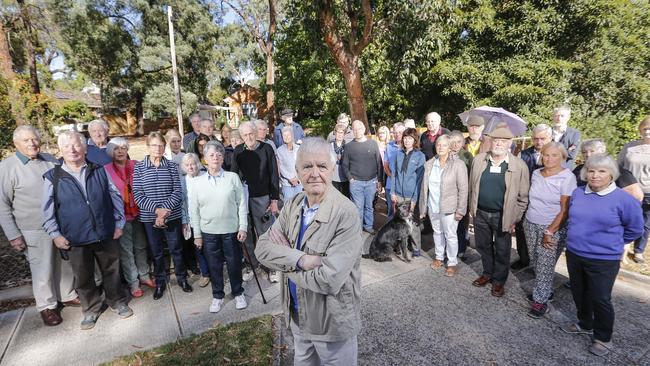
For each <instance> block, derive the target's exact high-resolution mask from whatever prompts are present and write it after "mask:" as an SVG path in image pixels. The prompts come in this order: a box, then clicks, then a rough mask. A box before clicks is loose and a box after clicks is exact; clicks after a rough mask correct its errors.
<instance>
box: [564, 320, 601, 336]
mask: <svg viewBox="0 0 650 366" xmlns="http://www.w3.org/2000/svg"><path fill="white" fill-rule="evenodd" d="M560 329H561V330H562V331H563V332H564V333H568V334H589V335H591V334H594V331H593V330H591V329H582V328H580V326H579V325H578V324H577V323H571V324H567V325H563V326H561V327H560Z"/></svg>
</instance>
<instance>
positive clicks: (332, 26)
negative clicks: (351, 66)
mask: <svg viewBox="0 0 650 366" xmlns="http://www.w3.org/2000/svg"><path fill="white" fill-rule="evenodd" d="M318 13H319V16H320V23H321V26H322V28H323V38H324V40H325V43H326V44H327V47H328V48H329V50H330V53H331V54H332V56H333V57H334V61H335V62H336V64H337V65H339V67H340V68H341V69H342V70H344V69H347V68H348V64H347V62H346V58H347V57H348V56H349V55H350V51H349V50H348V49H346V48H345V44H344V43H343V40H342V37H341V35H340V34H339V30H338V28H337V26H336V20H335V19H334V14H333V11H332V0H321V1H320V9H319V12H318Z"/></svg>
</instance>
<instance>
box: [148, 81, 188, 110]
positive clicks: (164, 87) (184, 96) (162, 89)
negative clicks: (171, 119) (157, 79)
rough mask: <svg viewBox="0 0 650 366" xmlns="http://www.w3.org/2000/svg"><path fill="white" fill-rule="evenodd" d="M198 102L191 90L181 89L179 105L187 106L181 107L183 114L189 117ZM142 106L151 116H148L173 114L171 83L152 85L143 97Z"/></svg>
mask: <svg viewBox="0 0 650 366" xmlns="http://www.w3.org/2000/svg"><path fill="white" fill-rule="evenodd" d="M197 103H198V98H197V96H196V95H195V94H194V93H192V92H187V91H184V90H182V91H181V105H183V106H188V107H187V108H183V116H184V117H189V115H190V114H192V113H194V110H195V109H194V108H193V107H192V106H196V105H197ZM144 107H145V109H146V110H148V111H150V112H151V114H152V116H151V117H150V118H156V117H162V116H169V115H172V116H175V115H176V97H175V96H174V88H173V86H172V85H168V84H159V85H156V86H154V87H153V88H152V89H151V90H149V92H148V93H147V96H146V97H145V98H144Z"/></svg>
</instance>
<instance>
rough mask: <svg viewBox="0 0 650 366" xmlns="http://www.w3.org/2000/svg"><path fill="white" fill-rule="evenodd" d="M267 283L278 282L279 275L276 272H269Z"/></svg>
mask: <svg viewBox="0 0 650 366" xmlns="http://www.w3.org/2000/svg"><path fill="white" fill-rule="evenodd" d="M269 282H271V283H278V282H280V275H279V274H278V272H276V271H269Z"/></svg>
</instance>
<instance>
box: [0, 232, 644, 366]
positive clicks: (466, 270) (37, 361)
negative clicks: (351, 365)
mask: <svg viewBox="0 0 650 366" xmlns="http://www.w3.org/2000/svg"><path fill="white" fill-rule="evenodd" d="M423 237H424V239H423V241H424V243H423V247H424V248H425V249H430V248H431V242H430V237H429V236H423ZM366 240H368V239H366ZM430 253H431V252H430ZM431 254H432V253H431ZM429 263H430V259H429V258H419V259H416V260H415V261H413V262H412V263H404V262H401V261H399V260H394V261H392V262H387V263H377V262H374V261H371V260H366V259H362V269H363V278H362V283H363V300H362V317H363V330H362V333H361V334H360V336H359V363H360V364H362V365H373V366H374V365H396V364H399V365H434V364H435V365H438V364H440V365H446V364H459V365H485V364H490V365H492V364H501V365H568V364H571V365H600V364H609V365H636V364H638V365H650V304H649V303H650V288H648V287H643V286H640V285H639V284H633V285H632V284H630V283H627V282H625V281H623V280H621V279H619V280H618V281H617V283H616V286H615V291H614V295H613V298H614V306H615V308H616V311H617V318H616V325H615V330H614V344H615V346H616V351H615V352H614V353H613V354H612V355H610V356H609V357H607V358H599V357H596V356H591V355H590V354H589V353H588V352H587V351H586V348H587V346H588V344H589V340H588V338H587V337H585V336H570V335H566V334H564V333H562V332H560V331H559V330H558V324H561V323H563V322H565V321H567V320H569V319H572V318H573V316H574V311H575V309H574V306H573V301H572V299H571V294H570V291H569V290H568V289H565V288H564V287H561V283H563V282H565V281H566V279H567V277H566V269H565V267H564V259H563V258H561V259H560V261H559V264H558V268H557V272H558V274H557V276H556V287H557V290H556V301H555V302H554V305H553V307H552V311H551V313H550V314H548V315H547V316H546V317H545V318H543V319H538V320H535V319H531V318H529V317H528V316H527V315H526V312H527V310H528V308H527V306H528V305H527V302H526V300H525V298H524V294H525V293H528V292H529V291H530V289H531V286H532V281H531V280H532V278H533V276H532V273H531V272H530V271H529V270H524V271H520V272H517V273H514V274H512V273H511V276H510V278H509V280H508V283H507V284H506V291H507V292H506V296H505V297H503V298H500V299H497V298H494V297H492V296H490V291H489V288H483V289H478V288H474V287H473V286H471V281H472V280H473V279H474V278H475V277H476V276H477V273H479V271H480V261H479V260H478V255H477V254H476V252H474V251H471V250H470V253H469V258H468V260H467V261H466V262H465V263H462V264H461V265H460V271H459V274H458V275H457V276H456V277H454V278H451V279H450V278H446V277H444V276H443V273H442V271H433V270H432V269H431V268H430V267H429ZM262 283H263V287H265V290H264V293H265V295H266V298H267V300H268V301H269V303H268V304H267V305H264V304H262V301H261V297H260V295H259V293H258V291H257V288H256V286H255V283H254V282H249V283H248V284H247V285H246V286H245V288H246V294H247V297H248V300H249V308H248V309H246V310H243V311H237V310H235V309H234V301H233V300H232V299H229V300H228V301H227V302H226V304H225V307H224V309H223V310H222V311H221V312H220V313H218V314H210V313H208V312H207V308H208V306H209V304H210V299H211V296H210V291H209V287H208V288H204V289H201V288H198V287H195V292H194V293H192V294H185V293H183V292H182V291H180V289H179V288H178V287H177V286H175V285H172V286H171V287H170V289H169V291H167V293H166V294H165V297H164V298H163V299H162V300H160V301H153V299H152V298H151V291H150V290H149V291H147V292H146V296H145V297H144V298H141V299H135V300H133V301H132V302H131V306H132V307H133V309H134V311H135V315H134V316H133V317H131V318H129V319H125V320H122V319H119V318H118V317H117V316H116V315H115V314H113V313H112V312H110V311H109V312H106V313H104V314H103V315H102V316H101V318H100V319H99V321H98V323H97V326H96V327H95V328H94V329H93V330H90V331H81V330H79V322H80V321H81V312H80V310H79V309H78V308H69V309H64V310H63V314H62V315H63V318H64V323H62V324H61V325H59V326H57V327H44V326H43V325H42V322H41V319H40V316H39V314H38V313H37V312H36V309H35V308H34V307H31V308H27V309H21V310H16V311H12V312H7V313H4V314H0V352H1V357H2V358H1V359H0V365H2V366H5V365H7V366H8V365H11V366H13V365H21V366H29V365H38V366H49V365H66V366H68V365H69V366H73V365H94V364H98V363H101V362H105V361H109V360H111V359H113V358H115V357H117V356H120V355H124V354H129V353H132V352H135V351H139V350H142V349H148V348H151V347H155V346H158V345H161V344H165V343H168V342H172V341H174V340H176V339H178V338H180V337H184V336H188V335H190V334H193V333H200V332H203V331H206V330H208V329H210V328H211V327H213V326H214V325H215V324H218V323H221V324H225V323H228V322H233V321H241V320H245V319H249V318H252V317H256V316H259V315H262V314H275V313H277V312H278V311H279V287H278V286H271V285H270V284H269V283H268V282H267V281H266V280H263V281H262Z"/></svg>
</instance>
